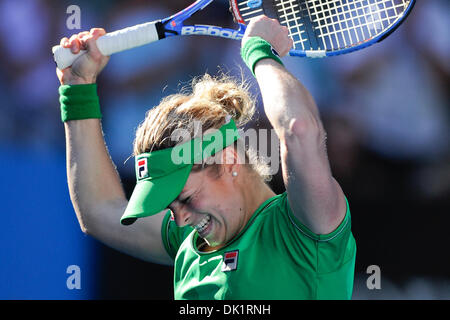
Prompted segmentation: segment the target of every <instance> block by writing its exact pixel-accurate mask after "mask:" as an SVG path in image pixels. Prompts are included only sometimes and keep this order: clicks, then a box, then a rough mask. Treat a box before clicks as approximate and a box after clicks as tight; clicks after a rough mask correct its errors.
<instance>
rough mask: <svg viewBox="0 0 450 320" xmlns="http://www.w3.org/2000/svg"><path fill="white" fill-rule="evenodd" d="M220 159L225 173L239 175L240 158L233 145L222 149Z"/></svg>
mask: <svg viewBox="0 0 450 320" xmlns="http://www.w3.org/2000/svg"><path fill="white" fill-rule="evenodd" d="M222 161H223V168H224V173H225V174H227V175H231V176H233V177H236V176H238V175H239V171H240V169H241V163H240V158H239V155H238V153H237V152H236V150H235V148H234V147H233V146H229V147H227V148H225V149H223V150H222Z"/></svg>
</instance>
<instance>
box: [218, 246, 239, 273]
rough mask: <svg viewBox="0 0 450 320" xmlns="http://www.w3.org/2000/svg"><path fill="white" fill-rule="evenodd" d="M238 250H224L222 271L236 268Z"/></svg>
mask: <svg viewBox="0 0 450 320" xmlns="http://www.w3.org/2000/svg"><path fill="white" fill-rule="evenodd" d="M238 256H239V250H234V251H228V252H225V254H224V256H223V265H222V271H223V272H227V271H233V270H236V269H237V264H238Z"/></svg>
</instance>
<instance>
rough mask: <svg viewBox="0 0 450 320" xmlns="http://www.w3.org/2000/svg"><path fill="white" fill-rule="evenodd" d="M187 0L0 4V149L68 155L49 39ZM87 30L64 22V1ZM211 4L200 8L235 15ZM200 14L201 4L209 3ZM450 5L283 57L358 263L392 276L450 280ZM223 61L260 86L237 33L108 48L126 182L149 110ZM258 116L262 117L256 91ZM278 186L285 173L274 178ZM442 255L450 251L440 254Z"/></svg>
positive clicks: (112, 117) (115, 139) (132, 20)
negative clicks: (324, 154)
mask: <svg viewBox="0 0 450 320" xmlns="http://www.w3.org/2000/svg"><path fill="white" fill-rule="evenodd" d="M189 3H190V1H189V0H185V1H181V0H170V1H168V0H152V1H144V0H128V1H119V0H115V1H112V0H111V1H110V0H96V1H87V0H84V1H70V2H69V1H56V0H21V1H15V0H1V1H0V39H1V40H0V61H1V62H2V63H1V64H0V101H1V103H0V152H1V148H3V147H5V146H8V145H14V146H19V147H20V148H29V149H32V150H36V152H59V153H64V148H65V147H64V130H63V125H62V123H61V120H60V113H59V103H58V92H57V89H58V86H59V82H58V80H57V78H56V74H55V64H54V62H53V59H52V55H51V47H52V46H53V45H55V44H59V41H60V38H62V37H63V36H70V34H72V33H77V32H80V31H83V30H89V29H90V28H92V27H104V28H105V29H106V30H107V31H113V30H116V29H120V28H123V27H127V26H131V25H134V24H137V23H143V22H147V21H150V20H154V19H160V18H162V17H165V16H168V15H170V14H173V13H175V12H176V11H178V10H180V9H182V8H184V7H186V6H187V5H188V4H189ZM73 4H76V5H78V6H79V7H80V9H81V30H68V29H67V24H66V22H67V18H68V17H69V16H70V14H68V13H66V9H67V7H69V5H73ZM225 10H228V2H227V1H217V4H215V5H214V6H213V7H212V8H211V9H209V8H208V9H207V10H206V11H205V13H202V14H203V18H204V19H206V20H207V22H208V23H209V24H219V25H220V24H229V23H230V21H229V19H227V18H226V15H224V14H223V12H226V11H225ZM206 12H207V13H206ZM449 32H450V2H449V1H448V0H418V1H417V4H416V6H415V8H414V10H413V12H412V13H411V15H410V16H409V18H408V19H407V21H406V22H405V23H404V24H403V25H402V26H400V28H399V29H398V30H397V31H396V32H394V33H393V34H392V35H391V36H390V37H388V38H387V39H386V40H385V41H383V42H382V43H380V44H375V45H374V46H372V47H370V48H368V49H365V50H362V51H358V52H354V53H351V54H348V55H344V56H338V57H333V58H327V59H321V60H312V59H301V58H291V57H286V58H284V59H283V61H284V63H285V66H286V67H287V68H288V69H289V70H290V71H291V72H292V73H293V74H294V75H295V76H297V77H298V79H300V80H301V81H302V82H303V83H304V85H305V86H306V87H307V88H308V89H309V90H310V91H311V93H312V94H313V96H314V98H315V99H316V101H317V104H318V106H319V109H320V111H321V115H322V119H323V121H324V124H325V127H326V130H327V133H328V153H329V158H330V162H331V165H332V170H333V173H334V176H335V177H336V179H337V180H338V181H339V182H340V183H341V185H342V188H343V190H344V192H345V193H346V195H347V197H348V198H349V201H350V205H351V209H352V219H353V224H354V225H353V230H354V234H355V238H356V240H357V244H358V259H357V260H358V266H357V268H359V271H360V272H364V270H365V267H366V266H367V265H370V264H379V265H380V266H381V269H382V270H385V271H386V273H387V274H388V275H389V276H390V277H392V278H393V279H399V281H400V280H401V279H406V278H407V277H408V276H410V275H412V274H419V275H424V276H439V277H447V278H450V272H449V271H448V270H450V258H449V256H448V253H444V251H442V247H445V246H446V245H445V243H448V240H447V239H446V237H445V236H444V235H445V233H446V231H447V230H446V229H447V225H449V223H450V217H449V216H448V215H449V213H450V149H449V146H450V144H449V124H450V118H449V112H450V109H449V98H450V97H449V90H448V88H449V73H450V34H449ZM219 71H223V72H226V73H229V74H231V75H235V76H236V77H239V78H240V77H241V76H242V75H244V76H245V77H246V79H248V80H249V81H250V82H251V83H252V88H253V89H252V90H253V92H254V94H255V95H257V89H258V87H257V84H256V83H255V81H254V79H253V78H252V76H251V74H250V73H249V71H248V70H247V69H246V67H245V66H244V65H243V63H242V62H241V59H240V56H239V43H238V41H232V40H223V39H215V38H207V37H179V38H176V39H165V40H164V41H160V42H159V43H157V44H153V45H149V46H145V47H141V48H139V49H135V50H132V51H129V52H124V53H120V54H116V55H114V56H113V57H112V58H111V60H110V62H109V64H108V66H107V67H106V68H105V70H104V71H103V73H102V74H101V76H100V78H99V79H98V85H99V96H100V100H101V106H102V113H103V116H104V118H103V128H104V132H105V139H106V141H107V144H108V147H109V151H110V153H111V155H112V158H113V160H114V161H115V163H116V164H117V166H118V170H119V171H120V174H121V176H122V177H123V180H124V186H125V188H126V189H127V192H130V191H131V189H132V188H133V186H134V185H133V184H134V171H133V163H132V162H133V161H128V162H127V163H124V162H125V161H126V159H127V158H128V157H129V156H130V155H131V152H132V142H133V139H134V132H135V129H136V127H137V126H138V124H139V123H140V122H141V121H142V120H143V119H144V116H145V112H146V111H147V110H148V109H149V108H151V107H153V106H155V105H157V104H158V102H159V100H160V99H161V98H162V97H164V96H166V95H168V94H171V93H175V92H176V91H177V90H179V89H180V87H181V86H183V85H185V84H187V83H188V82H189V80H190V79H191V78H192V77H194V76H199V75H201V74H203V73H205V72H208V73H211V74H215V73H217V72H219ZM258 101H259V103H258V111H259V112H258V116H259V118H258V119H257V120H255V122H254V123H253V124H254V125H257V126H259V127H269V126H270V124H269V123H268V121H267V119H266V118H265V116H264V111H263V108H262V105H261V102H260V100H258ZM271 185H272V187H273V188H274V190H276V191H277V192H282V191H283V185H282V181H281V177H280V176H279V175H277V176H275V177H274V179H273V180H272V182H271ZM447 251H448V250H447ZM383 268H384V269H383Z"/></svg>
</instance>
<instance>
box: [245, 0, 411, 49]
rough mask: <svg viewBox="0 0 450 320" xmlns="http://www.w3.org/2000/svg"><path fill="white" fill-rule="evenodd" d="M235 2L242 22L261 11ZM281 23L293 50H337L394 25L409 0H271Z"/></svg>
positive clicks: (362, 40) (366, 38) (261, 12)
mask: <svg viewBox="0 0 450 320" xmlns="http://www.w3.org/2000/svg"><path fill="white" fill-rule="evenodd" d="M249 2H250V1H240V2H238V9H239V11H240V13H241V15H242V17H243V19H244V21H245V22H248V21H249V20H250V19H251V18H254V17H257V16H260V15H262V14H264V10H263V9H262V8H261V7H260V8H256V9H255V8H251V7H250V6H249V5H248V3H249ZM268 2H271V5H272V6H273V7H274V9H275V12H276V14H277V17H278V20H279V21H280V24H282V25H284V26H286V27H287V28H288V29H289V35H290V37H291V38H292V39H293V42H294V49H296V50H302V51H308V50H314V51H317V50H319V51H320V50H326V51H336V50H340V49H344V48H348V47H352V46H355V45H357V44H360V43H361V42H364V41H367V40H369V39H371V38H373V37H375V36H377V35H379V34H381V33H382V32H383V31H384V30H387V29H388V28H390V27H391V26H392V25H394V24H395V23H396V22H397V21H398V20H399V19H400V18H401V17H402V15H403V14H404V12H405V11H406V9H407V7H408V5H409V3H410V2H411V0H273V1H268Z"/></svg>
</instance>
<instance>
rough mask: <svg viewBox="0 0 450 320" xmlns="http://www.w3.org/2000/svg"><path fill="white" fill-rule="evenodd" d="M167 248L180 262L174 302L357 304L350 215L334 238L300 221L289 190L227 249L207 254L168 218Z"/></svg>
mask: <svg viewBox="0 0 450 320" xmlns="http://www.w3.org/2000/svg"><path fill="white" fill-rule="evenodd" d="M162 237H163V243H164V246H165V248H166V250H167V252H168V253H169V255H170V256H171V257H172V258H173V259H174V260H175V264H174V290H175V292H174V297H175V299H177V300H182V299H201V300H211V299H215V300H224V299H227V300H230V299H242V300H279V299H281V300H293V299H295V300H300V299H309V300H311V299H351V296H352V291H353V278H354V269H355V257H356V243H355V239H354V237H353V235H352V233H351V220H350V210H349V207H348V202H347V212H346V215H345V218H344V220H343V221H342V222H341V224H340V225H339V227H338V228H337V229H336V230H335V231H333V232H332V233H330V234H327V235H317V234H314V233H313V232H311V231H310V230H309V229H308V228H307V227H306V226H304V225H303V224H301V223H300V221H298V219H296V218H295V217H294V215H293V214H292V211H291V209H290V207H289V204H288V201H287V194H286V192H284V193H282V194H279V195H277V196H275V197H272V198H270V199H268V200H267V201H265V202H264V203H263V204H261V206H260V207H259V208H258V210H256V211H255V213H254V214H253V215H252V217H251V219H250V220H249V222H248V223H247V225H246V226H245V228H244V229H243V230H242V231H241V232H240V233H239V234H238V235H237V236H236V237H235V238H234V239H233V240H232V241H230V242H229V243H228V244H227V245H226V246H225V247H222V248H221V249H220V250H216V251H213V252H201V251H199V250H198V249H197V246H196V243H197V238H198V233H197V232H196V231H195V229H193V228H192V227H189V226H186V227H182V228H180V227H177V226H176V224H175V221H173V220H171V219H170V212H167V213H166V216H165V218H164V220H163V225H162Z"/></svg>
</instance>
